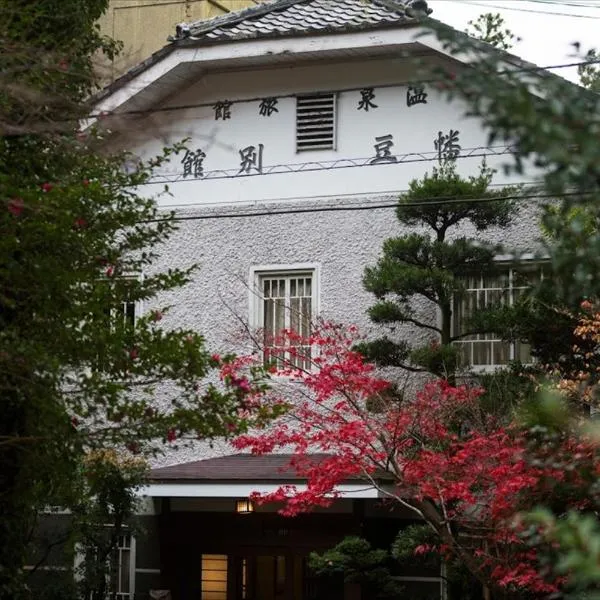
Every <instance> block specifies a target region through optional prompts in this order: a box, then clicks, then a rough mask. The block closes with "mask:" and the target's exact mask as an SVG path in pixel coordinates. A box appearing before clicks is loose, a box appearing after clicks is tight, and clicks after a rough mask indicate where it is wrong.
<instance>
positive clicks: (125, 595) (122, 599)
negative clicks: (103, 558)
mask: <svg viewBox="0 0 600 600" xmlns="http://www.w3.org/2000/svg"><path fill="white" fill-rule="evenodd" d="M119 537H120V538H121V537H123V538H128V539H129V547H126V546H121V545H119V543H117V545H116V546H115V549H114V552H115V553H116V555H117V557H118V559H117V561H116V563H117V564H116V565H115V566H116V569H117V573H116V586H117V588H119V587H121V561H122V551H123V550H128V551H129V586H128V587H129V589H128V590H127V591H124V592H117V591H114V590H112V589H111V590H110V597H111V598H114V599H115V600H126V599H129V600H133V599H134V598H135V572H136V569H135V560H136V556H135V555H136V540H135V536H134V535H132V534H131V533H129V532H123V533H122V534H121V535H120V536H119ZM110 583H111V584H112V582H110Z"/></svg>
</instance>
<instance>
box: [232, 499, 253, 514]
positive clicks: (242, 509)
mask: <svg viewBox="0 0 600 600" xmlns="http://www.w3.org/2000/svg"><path fill="white" fill-rule="evenodd" d="M235 512H236V513H237V514H238V515H249V514H251V513H253V512H254V504H253V502H252V500H250V499H248V498H243V499H242V500H238V501H237V502H236V503H235Z"/></svg>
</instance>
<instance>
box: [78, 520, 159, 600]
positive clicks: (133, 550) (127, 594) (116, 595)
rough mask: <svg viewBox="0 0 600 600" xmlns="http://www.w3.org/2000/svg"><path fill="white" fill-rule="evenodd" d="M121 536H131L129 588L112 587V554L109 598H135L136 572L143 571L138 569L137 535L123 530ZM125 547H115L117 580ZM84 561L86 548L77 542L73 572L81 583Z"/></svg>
mask: <svg viewBox="0 0 600 600" xmlns="http://www.w3.org/2000/svg"><path fill="white" fill-rule="evenodd" d="M106 527H113V525H106ZM121 536H127V537H129V548H128V549H129V590H128V591H127V592H117V591H115V590H113V589H112V583H113V582H112V578H111V572H110V567H111V565H110V562H111V559H112V556H113V555H111V556H110V557H109V558H108V559H107V573H106V584H107V585H106V587H107V600H134V599H135V574H136V572H143V570H141V569H139V570H138V569H136V560H137V556H136V538H135V536H134V535H133V534H132V533H131V532H129V531H127V530H125V531H123V532H122V533H121ZM123 549H124V548H123V547H121V546H119V545H118V544H117V546H115V548H114V549H113V552H116V553H117V556H118V557H119V560H118V564H117V565H116V568H117V582H118V580H119V578H120V572H121V550H123ZM84 562H85V549H84V547H83V546H82V545H81V544H80V543H77V544H75V557H74V561H73V573H74V577H75V581H76V582H77V583H80V582H81V581H82V578H83V575H82V574H81V573H80V569H81V566H82V565H83V563H84ZM159 572H160V571H159ZM117 585H119V584H118V583H117Z"/></svg>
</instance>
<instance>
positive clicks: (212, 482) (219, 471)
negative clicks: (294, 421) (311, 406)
mask: <svg viewBox="0 0 600 600" xmlns="http://www.w3.org/2000/svg"><path fill="white" fill-rule="evenodd" d="M324 457H325V455H314V456H313V459H314V460H315V461H318V460H319V459H322V458H324ZM292 458H293V455H291V454H269V455H263V456H255V455H252V454H233V455H230V456H222V457H219V458H209V459H206V460H198V461H194V462H188V463H182V464H179V465H172V466H170V467H162V468H159V469H153V470H152V471H151V472H150V476H149V478H148V484H147V485H146V486H144V487H143V488H141V489H140V491H139V494H140V495H142V496H150V497H154V498H165V497H178V498H240V497H248V496H249V495H250V494H252V493H253V492H259V493H262V494H265V493H270V492H274V491H275V490H277V489H278V488H279V487H280V486H282V485H294V486H296V487H297V488H298V489H299V490H303V489H306V483H305V481H304V480H303V479H301V478H299V477H298V476H297V475H296V473H295V471H294V469H292V468H290V460H291V459H292ZM337 492H338V493H339V494H340V496H341V497H342V498H363V499H368V498H380V497H382V496H383V495H384V494H382V493H381V492H380V491H379V490H378V489H376V488H375V487H374V486H373V485H372V484H371V483H369V482H368V481H363V480H355V481H348V482H345V483H343V484H342V485H340V486H338V488H337Z"/></svg>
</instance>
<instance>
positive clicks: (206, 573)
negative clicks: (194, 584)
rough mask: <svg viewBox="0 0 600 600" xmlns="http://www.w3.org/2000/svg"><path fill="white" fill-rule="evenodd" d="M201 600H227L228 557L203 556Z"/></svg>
mask: <svg viewBox="0 0 600 600" xmlns="http://www.w3.org/2000/svg"><path fill="white" fill-rule="evenodd" d="M201 583H202V596H201V600H227V556H226V555H224V554H203V555H202V582H201Z"/></svg>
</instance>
